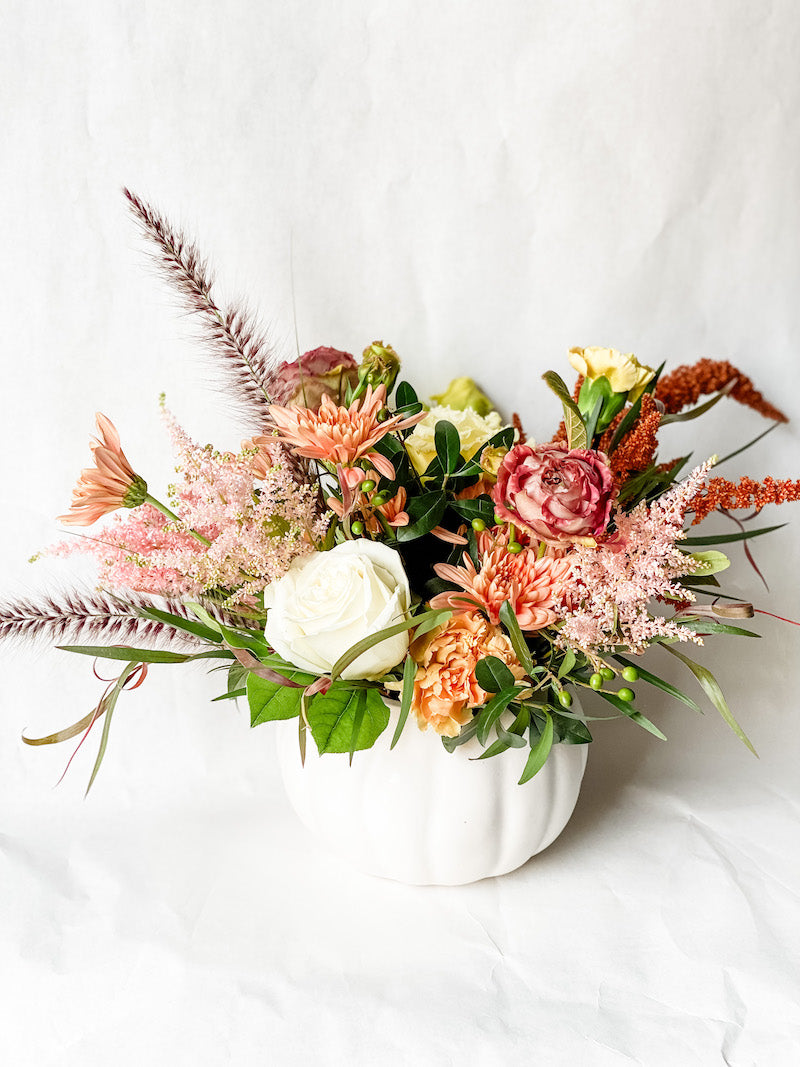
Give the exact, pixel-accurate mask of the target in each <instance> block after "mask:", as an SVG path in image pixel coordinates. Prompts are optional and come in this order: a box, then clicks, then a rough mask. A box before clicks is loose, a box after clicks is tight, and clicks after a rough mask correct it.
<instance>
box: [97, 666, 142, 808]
mask: <svg viewBox="0 0 800 1067" xmlns="http://www.w3.org/2000/svg"><path fill="white" fill-rule="evenodd" d="M138 666H139V664H138V663H129V664H128V666H127V667H126V668H125V669H124V670H123V672H122V674H121V675H120V676H119V678H117V681H116V683H115V685H114V688H113V689H112V690H111V692H110V693H109V694H108V696H107V697H106V700H105V705H106V706H105V715H106V717H105V721H104V722H103V732H102V734H101V736H100V747H99V748H98V750H97V758H96V759H95V761H94V767H93V768H92V774H91V777H90V778H89V784H88V785H87V786H86V793H85V794H84V795H85V796H88V795H89V790H90V789H91V788H92V786H93V785H94V780H95V778H96V777H97V772H98V771H99V770H100V765H101V764H102V762H103V757H104V756H105V754H106V748H107V746H108V734H109V730H110V729H111V716H112V715H113V714H114V708H115V707H116V706H117V700H119V695H120V693H121V692H122V690H123V688H124V687H125V683H126V682H127V680H128V678H129V677H130V675H131V674H133V672H134V671H135V670H136V668H137V667H138Z"/></svg>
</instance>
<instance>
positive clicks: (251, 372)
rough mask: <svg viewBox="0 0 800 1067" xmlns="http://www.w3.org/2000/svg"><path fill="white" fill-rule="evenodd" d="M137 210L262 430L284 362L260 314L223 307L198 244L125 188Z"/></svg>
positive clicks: (164, 268)
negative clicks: (272, 380)
mask: <svg viewBox="0 0 800 1067" xmlns="http://www.w3.org/2000/svg"><path fill="white" fill-rule="evenodd" d="M123 193H124V194H125V197H126V199H127V201H128V204H129V206H130V209H131V212H132V214H133V216H134V218H135V219H136V220H137V222H138V223H139V225H140V226H141V228H142V231H143V232H144V234H145V236H146V237H148V238H149V239H150V240H151V241H152V242H153V243H154V244H155V246H156V248H157V250H158V251H157V253H156V255H155V256H154V259H155V261H156V263H157V264H158V266H159V268H160V270H161V272H162V273H163V274H164V276H165V277H166V278H167V280H168V281H169V282H171V283H172V285H173V286H174V287H175V288H176V289H177V291H178V293H179V295H180V297H181V299H182V301H183V303H184V305H185V307H186V309H187V310H188V311H189V312H191V313H193V314H196V315H199V316H200V318H201V320H202V323H203V336H204V337H205V339H206V341H207V342H208V343H209V346H210V348H211V349H212V351H213V352H214V353H215V354H216V355H217V356H219V357H221V360H222V366H223V367H224V368H226V369H227V373H228V380H229V383H230V386H231V395H232V397H233V399H234V400H235V401H236V402H237V403H238V404H240V406H241V407H242V409H243V410H244V411H245V412H246V414H247V416H248V418H249V420H250V421H251V422H252V424H253V425H254V426H255V427H257V428H258V430H260V431H262V432H263V430H264V428H265V427H266V426H267V425H268V424H269V403H270V398H269V382H270V378H271V376H272V375H273V374H274V372H275V369H276V367H277V364H278V356H277V354H276V353H275V352H274V351H273V349H272V347H271V345H270V344H269V342H268V340H267V336H266V334H265V332H264V330H263V329H261V328H260V327H259V326H258V324H257V322H256V319H255V316H254V315H253V314H252V313H251V312H250V311H248V309H247V308H246V307H245V306H244V305H242V304H233V305H231V306H229V307H223V308H221V307H219V306H218V305H217V303H216V302H215V301H214V299H213V297H212V295H211V288H212V285H213V283H214V278H213V275H212V274H211V271H210V269H209V266H208V260H207V259H204V258H203V257H202V256H201V254H200V252H199V250H198V248H197V246H196V245H195V244H194V243H193V242H192V241H190V240H188V239H187V238H186V236H185V235H184V234H183V233H182V232H181V231H180V230H178V229H176V228H175V227H173V226H172V225H170V223H169V222H167V220H166V219H165V218H164V217H163V215H161V214H160V213H159V212H158V211H156V210H155V209H154V208H152V207H151V206H150V205H149V204H148V203H146V202H145V201H144V200H142V199H141V198H140V197H138V196H137V195H136V194H135V193H132V192H131V191H130V190H129V189H123Z"/></svg>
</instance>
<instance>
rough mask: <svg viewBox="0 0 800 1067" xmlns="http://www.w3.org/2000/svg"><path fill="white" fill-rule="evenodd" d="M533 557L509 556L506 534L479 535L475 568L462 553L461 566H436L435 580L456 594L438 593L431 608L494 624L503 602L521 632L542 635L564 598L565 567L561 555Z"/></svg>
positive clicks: (525, 552)
mask: <svg viewBox="0 0 800 1067" xmlns="http://www.w3.org/2000/svg"><path fill="white" fill-rule="evenodd" d="M537 555H538V554H537V551H536V549H535V548H527V547H523V548H522V550H521V551H520V552H518V553H517V554H516V555H514V554H513V553H511V552H509V551H508V534H507V533H506V532H502V533H497V532H495V533H492V532H490V531H486V532H485V533H482V534H479V535H478V556H479V559H480V569H476V568H475V565H474V564H473V562H472V560H471V559H470V557H469V555H468V554H467V553H464V566H463V567H454V566H452V565H451V564H449V563H437V564H436V566H435V567H434V570H435V571H436V573H437V574H438V575H439V577H440V578H443V579H444V580H445V581H446V582H452V583H453V585H457V586H460V591H459V590H454V591H452V592H448V593H439V594H438V596H435V597H434V598H433V600H431V607H432V608H453V609H454V610H455V611H465V612H483V613H484V614H485V615H486V617H487V618H488V619H489V621H490V622H493V623H495V624H497V623H499V621H500V608H501V606H502V604H503V603H504V602H505V601H508V602H509V604H511V607H512V608H513V609H514V614H515V615H516V616H517V620H518V622H519V626H520V629H521V630H525V631H527V632H528V633H530V632H531V631H533V630H541V629H542V627H544V626H549V625H551V623H554V622H555V621H556V618H557V615H556V612H555V610H554V608H555V607H556V605H557V604H558V603H559V601H560V600H562V599H563V597H564V595H565V594H566V591H567V583H568V580H569V574H570V562H569V560H568V559H565V558H564V557H563V556H557V555H552V554H550V555H546V556H542V557H541V558H537Z"/></svg>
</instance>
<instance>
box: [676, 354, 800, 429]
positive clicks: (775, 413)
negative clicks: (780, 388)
mask: <svg viewBox="0 0 800 1067" xmlns="http://www.w3.org/2000/svg"><path fill="white" fill-rule="evenodd" d="M734 379H736V385H735V386H734V387H733V389H732V390H731V393H730V395H731V396H732V397H733V399H734V400H737V401H738V402H739V403H740V404H744V405H745V407H749V408H752V409H753V410H754V411H757V412H758V413H759V415H763V416H764V418H765V419H773V420H774V421H775V422H788V421H789V420H788V419H787V417H786V416H785V415H784V414H783V412H782V411H779V410H778V408H776V407H773V405H772V404H770V403H769V402H768V401H767V400H765V399H764V397H763V396H762V394H761V393H759V392H758V390H757V389H756V388H755V387H754V386H753V383H752V382H751V381H750V379H749V378H748V377H747V376H746V375H745V374H742V372H741V371H739V370H737V369H736V367H734V366H733V364H732V363H728V362H727V361H723V360H713V359H701V360H698V362H697V363H693V364H684V365H683V366H680V367H676V368H675V370H674V371H671V372H670V373H669V374H665V375H664V376H663V377H662V378H660V379H659V381H658V385H657V386H656V390H655V395H656V399H657V400H660V401H661V403H662V404H663V405H664V408H665V410H666V411H667V412H668V413H670V414H675V413H676V412H678V411H682V410H683V408H686V407H689V406H690V405H692V404H696V403H697V401H698V400H699V398H700V397H701V396H706V395H707V394H709V393H716V392H719V390H720V389H722V388H724V387H725V386H726V385H727V384H728V383H729V382H731V381H733V380H734Z"/></svg>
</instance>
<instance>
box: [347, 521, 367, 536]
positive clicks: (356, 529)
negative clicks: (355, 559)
mask: <svg viewBox="0 0 800 1067" xmlns="http://www.w3.org/2000/svg"><path fill="white" fill-rule="evenodd" d="M350 532H351V533H353V534H355V535H356V537H360V536H361V535H362V534H363V532H364V523H363V522H359V521H358V519H356V521H355V522H351V523H350Z"/></svg>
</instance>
